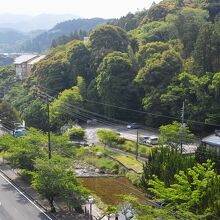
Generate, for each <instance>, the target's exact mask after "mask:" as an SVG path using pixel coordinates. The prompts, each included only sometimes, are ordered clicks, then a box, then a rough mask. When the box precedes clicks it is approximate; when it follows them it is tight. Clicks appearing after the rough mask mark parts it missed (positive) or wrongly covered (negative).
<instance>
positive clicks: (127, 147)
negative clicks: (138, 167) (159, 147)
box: [113, 140, 155, 157]
mask: <svg viewBox="0 0 220 220" xmlns="http://www.w3.org/2000/svg"><path fill="white" fill-rule="evenodd" d="M113 147H115V148H118V149H121V150H124V151H127V152H130V153H133V154H135V152H136V142H134V141H130V140H126V141H125V142H124V143H123V144H113ZM153 148H155V147H150V146H146V145H143V144H139V145H138V154H139V156H142V157H148V156H149V155H150V154H151V150H152V149H153Z"/></svg>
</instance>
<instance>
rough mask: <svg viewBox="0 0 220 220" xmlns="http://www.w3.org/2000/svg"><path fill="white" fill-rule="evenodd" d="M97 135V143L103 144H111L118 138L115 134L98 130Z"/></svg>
mask: <svg viewBox="0 0 220 220" xmlns="http://www.w3.org/2000/svg"><path fill="white" fill-rule="evenodd" d="M97 135H98V137H99V141H101V142H102V143H104V144H111V143H113V142H115V141H116V140H117V138H118V135H117V133H116V132H115V131H111V130H98V131H97Z"/></svg>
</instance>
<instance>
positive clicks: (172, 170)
mask: <svg viewBox="0 0 220 220" xmlns="http://www.w3.org/2000/svg"><path fill="white" fill-rule="evenodd" d="M193 164H194V158H193V157H190V156H183V155H182V154H181V153H179V152H178V151H177V150H175V149H169V148H167V147H162V148H161V149H154V150H152V153H151V155H150V156H149V158H148V161H146V162H145V164H144V168H143V174H142V177H141V185H142V188H143V189H144V190H147V191H148V187H149V180H150V179H152V177H153V176H154V175H156V176H157V177H158V178H159V179H160V180H161V181H163V182H164V183H165V185H166V186H170V185H171V184H173V183H174V176H175V174H177V173H178V172H179V171H180V170H187V168H189V167H192V166H193Z"/></svg>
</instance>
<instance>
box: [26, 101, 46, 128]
mask: <svg viewBox="0 0 220 220" xmlns="http://www.w3.org/2000/svg"><path fill="white" fill-rule="evenodd" d="M22 118H23V119H24V120H25V122H26V125H27V126H28V127H35V128H38V129H41V130H44V131H46V130H47V109H46V105H45V103H43V102H42V101H40V100H39V99H36V100H34V101H33V102H31V103H30V105H29V106H27V108H25V109H24V110H23V112H22Z"/></svg>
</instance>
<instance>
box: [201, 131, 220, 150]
mask: <svg viewBox="0 0 220 220" xmlns="http://www.w3.org/2000/svg"><path fill="white" fill-rule="evenodd" d="M202 143H205V144H208V145H210V146H214V147H220V137H219V136H216V135H215V134H213V135H210V136H208V137H205V138H203V139H202Z"/></svg>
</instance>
